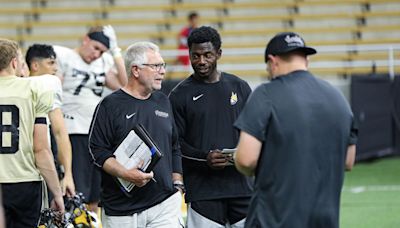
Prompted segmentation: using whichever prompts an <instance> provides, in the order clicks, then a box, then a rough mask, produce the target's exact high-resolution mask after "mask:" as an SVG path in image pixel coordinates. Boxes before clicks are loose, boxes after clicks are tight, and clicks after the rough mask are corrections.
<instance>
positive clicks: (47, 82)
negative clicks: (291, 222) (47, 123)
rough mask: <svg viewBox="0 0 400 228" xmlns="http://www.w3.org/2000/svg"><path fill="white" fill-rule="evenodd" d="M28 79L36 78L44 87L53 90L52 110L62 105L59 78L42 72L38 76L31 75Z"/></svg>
mask: <svg viewBox="0 0 400 228" xmlns="http://www.w3.org/2000/svg"><path fill="white" fill-rule="evenodd" d="M29 80H37V81H39V82H40V83H41V84H43V85H44V86H45V87H46V88H48V89H50V90H53V92H54V95H55V97H54V103H53V107H52V109H51V110H52V111H53V110H54V109H56V108H61V105H62V85H61V80H60V79H59V78H58V77H57V76H55V75H50V74H44V75H40V76H31V77H29Z"/></svg>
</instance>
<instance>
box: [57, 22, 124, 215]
mask: <svg viewBox="0 0 400 228" xmlns="http://www.w3.org/2000/svg"><path fill="white" fill-rule="evenodd" d="M53 47H54V50H55V52H56V54H57V64H58V71H57V75H58V76H59V77H60V78H61V81H62V82H63V104H62V112H63V113H64V120H65V124H66V127H67V130H68V133H69V136H70V140H71V145H72V173H73V178H74V181H75V187H76V190H77V191H78V192H82V193H83V196H84V197H85V202H86V203H88V205H89V209H90V210H92V211H97V203H98V201H99V198H100V170H98V169H97V168H95V166H94V165H93V164H92V157H91V156H90V155H89V150H88V133H89V125H90V122H91V120H92V116H93V113H94V110H95V107H96V105H97V104H98V103H99V101H100V100H101V98H102V94H103V91H104V88H105V86H107V87H108V88H110V89H112V90H114V89H117V88H120V87H122V86H124V85H125V84H126V82H127V77H126V72H125V66H124V61H123V58H122V55H121V49H120V48H119V47H118V45H117V37H116V34H115V31H114V29H113V28H112V27H111V26H110V25H108V26H102V27H93V28H91V29H90V30H89V32H88V33H87V34H86V35H85V36H84V37H83V40H82V44H81V45H80V46H79V47H77V48H75V49H70V48H66V47H61V46H53Z"/></svg>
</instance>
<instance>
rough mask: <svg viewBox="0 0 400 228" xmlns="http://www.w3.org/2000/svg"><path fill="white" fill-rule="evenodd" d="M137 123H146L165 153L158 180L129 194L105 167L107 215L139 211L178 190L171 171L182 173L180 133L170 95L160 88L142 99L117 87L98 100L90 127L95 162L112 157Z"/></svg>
mask: <svg viewBox="0 0 400 228" xmlns="http://www.w3.org/2000/svg"><path fill="white" fill-rule="evenodd" d="M138 123H140V124H142V125H143V127H144V128H145V129H146V130H147V131H148V133H149V135H150V137H152V139H153V140H154V141H155V142H156V144H157V145H158V147H159V149H160V151H161V152H162V153H163V157H162V158H161V159H160V161H159V162H158V163H157V164H156V166H155V168H154V170H153V172H154V179H155V180H156V181H157V183H155V182H153V181H150V182H149V183H148V184H146V185H145V186H144V187H141V188H139V190H138V191H136V192H135V194H134V196H133V197H132V198H128V197H126V196H125V194H124V193H123V192H122V190H121V189H120V188H119V186H118V184H117V183H116V182H115V179H114V178H113V177H112V176H111V175H109V174H108V173H106V172H105V171H104V170H102V185H101V186H102V191H101V202H102V205H103V207H104V209H105V212H106V214H107V215H130V214H133V213H137V212H140V211H143V210H145V209H147V208H149V207H151V206H153V205H155V204H158V203H160V202H161V201H163V200H164V199H166V198H167V197H168V196H170V195H171V194H173V193H174V192H176V190H175V189H174V187H173V184H172V172H176V173H182V165H181V152H180V148H179V143H178V134H177V131H176V127H175V123H174V118H173V113H172V109H171V105H170V102H169V100H168V97H167V96H166V95H164V94H163V93H161V92H159V91H157V92H154V93H153V94H152V95H151V96H150V97H149V98H148V99H146V100H140V99H136V98H134V97H132V96H130V95H129V94H127V93H125V92H124V91H122V90H118V91H116V92H114V93H112V94H110V95H108V96H107V97H105V98H104V99H103V100H102V101H101V102H100V103H99V104H98V106H97V108H96V110H95V113H94V115H93V120H92V124H91V127H90V131H89V143H90V144H89V145H90V150H91V154H92V156H93V158H94V163H95V164H96V165H97V166H99V167H102V166H103V164H104V162H105V161H106V160H107V159H108V158H110V157H113V152H114V151H115V150H116V148H117V147H118V145H119V144H120V143H121V142H122V140H123V139H124V138H125V137H126V136H127V135H128V133H129V132H130V130H132V128H133V127H134V126H136V125H137V124H138Z"/></svg>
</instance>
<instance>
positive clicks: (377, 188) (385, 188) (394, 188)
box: [342, 185, 400, 193]
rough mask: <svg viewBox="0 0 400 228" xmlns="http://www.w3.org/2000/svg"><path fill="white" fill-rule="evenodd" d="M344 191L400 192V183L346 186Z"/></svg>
mask: <svg viewBox="0 0 400 228" xmlns="http://www.w3.org/2000/svg"><path fill="white" fill-rule="evenodd" d="M342 191H343V192H351V193H362V192H400V185H365V186H351V187H350V186H344V187H343V189H342Z"/></svg>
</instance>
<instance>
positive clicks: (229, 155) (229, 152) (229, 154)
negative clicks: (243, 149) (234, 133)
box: [222, 148, 236, 165]
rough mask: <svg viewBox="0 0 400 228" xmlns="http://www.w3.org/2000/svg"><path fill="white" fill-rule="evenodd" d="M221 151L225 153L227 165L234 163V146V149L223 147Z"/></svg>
mask: <svg viewBox="0 0 400 228" xmlns="http://www.w3.org/2000/svg"><path fill="white" fill-rule="evenodd" d="M222 153H223V154H225V157H226V159H227V160H228V164H227V165H235V160H234V155H235V153H236V148H234V149H223V150H222Z"/></svg>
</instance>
